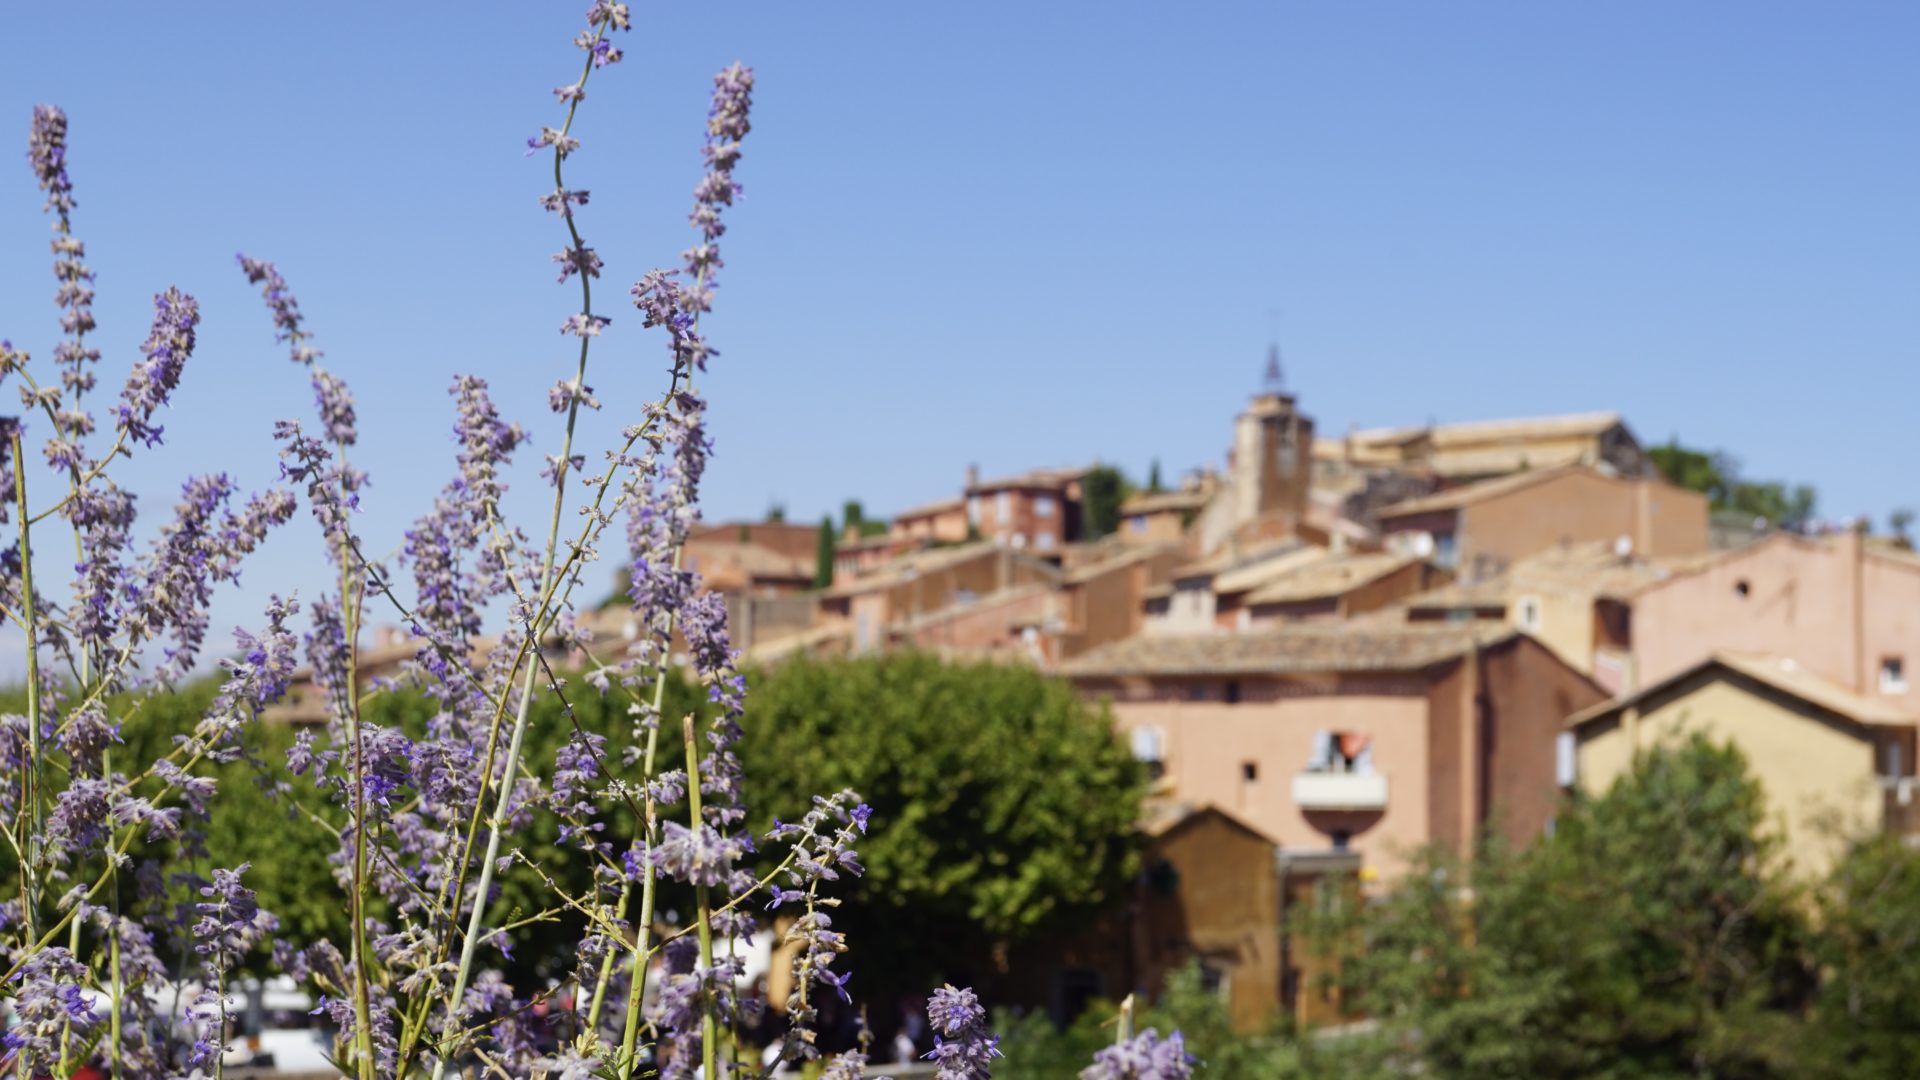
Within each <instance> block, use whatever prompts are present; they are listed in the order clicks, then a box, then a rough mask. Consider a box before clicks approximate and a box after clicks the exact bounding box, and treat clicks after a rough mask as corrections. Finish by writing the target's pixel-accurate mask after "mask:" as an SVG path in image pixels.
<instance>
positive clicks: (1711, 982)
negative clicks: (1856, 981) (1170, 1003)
mask: <svg viewBox="0 0 1920 1080" xmlns="http://www.w3.org/2000/svg"><path fill="white" fill-rule="evenodd" d="M1765 820H1766V818H1765V808H1764V802H1763V800H1762V796H1761V792H1760V789H1759V787H1758V785H1757V784H1756V783H1755V782H1754V781H1753V780H1752V779H1751V778H1750V777H1749V776H1748V775H1747V772H1746V768H1745V763H1744V760H1743V759H1742V758H1741V756H1740V754H1739V752H1738V751H1737V750H1734V749H1732V748H1729V747H1720V746H1714V745H1712V744H1709V743H1707V742H1706V741H1704V740H1702V739H1700V738H1698V737H1696V738H1694V739H1693V740H1691V741H1688V742H1686V743H1684V744H1680V745H1677V746H1673V747H1669V748H1664V749H1661V750H1659V751H1656V752H1654V753H1651V754H1648V755H1645V756H1644V757H1643V758H1642V759H1641V760H1640V761H1639V762H1638V763H1637V767H1636V768H1635V770H1634V771H1632V772H1631V773H1629V774H1627V775H1625V776H1623V777H1622V778H1621V779H1620V780H1619V781H1618V782H1616V783H1615V785H1614V786H1613V787H1612V788H1611V789H1610V790H1609V791H1607V792H1606V793H1605V794H1604V795H1601V796H1599V797H1597V798H1594V799H1592V800H1590V801H1585V802H1577V803H1575V804H1573V805H1572V806H1570V807H1569V808H1568V809H1567V811H1566V813H1565V814H1564V815H1562V817H1561V818H1560V819H1559V822H1558V827H1557V828H1556V830H1555V831H1554V833H1553V835H1552V836H1550V837H1548V838H1545V839H1542V840H1540V841H1539V842H1537V843H1535V844H1534V845H1533V846H1532V847H1530V848H1528V849H1526V850H1524V851H1519V852H1514V851H1510V850H1507V849H1505V848H1503V847H1501V846H1500V845H1499V844H1498V843H1496V842H1492V841H1489V842H1488V843H1486V844H1484V845H1483V846H1482V850H1481V852H1480V853H1479V854H1478V855H1477V856H1476V858H1475V859H1474V860H1473V861H1472V862H1471V863H1470V864H1463V863H1462V862H1460V861H1459V860H1458V859H1456V858H1453V857H1451V856H1449V855H1447V854H1445V853H1443V852H1439V851H1433V852H1429V853H1428V855H1427V856H1426V858H1425V860H1424V861H1423V862H1422V863H1420V864H1419V866H1418V868H1417V869H1416V870H1415V871H1414V872H1412V873H1410V874H1409V876H1408V878H1407V879H1406V881H1405V883H1404V884H1403V885H1402V886H1401V887H1400V888H1399V889H1398V890H1396V891H1395V892H1394V893H1393V894H1391V895H1390V896H1389V897H1388V898H1386V900H1385V901H1383V902H1382V903H1381V904H1379V905H1378V907H1377V908H1375V909H1373V910H1371V911H1367V912H1364V913H1362V914H1359V915H1358V916H1357V918H1354V919H1352V920H1351V921H1348V922H1345V923H1344V924H1343V923H1342V922H1341V920H1340V919H1339V918H1337V917H1335V918H1329V919H1324V920H1323V922H1322V925H1321V926H1320V927H1319V928H1318V937H1319V940H1320V941H1321V942H1322V943H1323V945H1328V946H1332V945H1334V944H1335V943H1338V944H1339V945H1341V946H1344V948H1345V950H1346V951H1347V953H1348V955H1347V956H1346V958H1345V962H1344V965H1343V978H1345V979H1347V980H1348V981H1349V989H1350V991H1351V992H1353V993H1355V994H1357V995H1358V998H1357V999H1358V1000H1359V1001H1360V1002H1362V1003H1363V1004H1364V1006H1365V1007H1366V1009H1367V1011H1368V1012H1369V1013H1370V1014H1371V1015H1373V1016H1376V1017H1379V1018H1381V1019H1382V1020H1383V1021H1384V1037H1383V1038H1382V1039H1381V1040H1380V1041H1379V1042H1378V1043H1377V1044H1376V1045H1375V1046H1374V1048H1373V1049H1374V1051H1375V1053H1376V1055H1377V1057H1378V1061H1377V1062H1376V1064H1379V1065H1380V1066H1381V1067H1383V1068H1384V1069H1385V1071H1386V1072H1388V1073H1391V1072H1392V1069H1393V1067H1395V1066H1394V1064H1393V1063H1394V1062H1395V1061H1396V1060H1397V1062H1398V1067H1409V1066H1410V1065H1411V1063H1412V1062H1413V1061H1414V1060H1416V1059H1417V1061H1418V1063H1419V1067H1420V1069H1421V1070H1422V1071H1423V1072H1424V1073H1425V1075H1429V1076H1433V1077H1439V1078H1448V1077H1460V1078H1463V1080H1464V1078H1467V1077H1474V1078H1480V1077H1541V1076H1617V1077H1682V1076H1714V1077H1775V1076H1790V1075H1801V1073H1800V1072H1798V1070H1799V1069H1800V1068H1802V1067H1803V1066H1804V1057H1803V1047H1802V1045H1801V1041H1802V1038H1803V1036H1804V1031H1803V1029H1802V1026H1801V1016H1802V1015H1803V1013H1804V1010H1805V1008H1806V1006H1807V1003H1808V1001H1809V1000H1810V996H1811V992H1812V989H1813V985H1814V983H1813V978H1814V972H1815V968H1814V966H1813V964H1812V961H1811V953H1810V950H1809V944H1810V933H1811V926H1810V923H1809V920H1808V918H1807V915H1806V912H1807V905H1806V904H1805V903H1804V902H1803V901H1804V897H1802V896H1800V895H1798V894H1797V893H1796V890H1795V888H1794V887H1793V886H1792V885H1790V884H1789V883H1788V882H1787V879H1785V878H1784V877H1782V876H1780V874H1779V873H1778V870H1777V866H1776V864H1777V860H1776V859H1775V855H1776V851H1775V842H1774V841H1773V840H1771V839H1770V838H1769V835H1768V833H1767V832H1766V831H1765V829H1764V826H1765ZM1463 886H1464V887H1463ZM1349 914H1350V915H1351V914H1352V913H1351V912H1349Z"/></svg>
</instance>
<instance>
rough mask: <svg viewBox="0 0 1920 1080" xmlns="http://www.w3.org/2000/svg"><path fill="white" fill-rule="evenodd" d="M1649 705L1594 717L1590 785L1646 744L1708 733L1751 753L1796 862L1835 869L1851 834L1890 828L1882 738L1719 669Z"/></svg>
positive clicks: (1624, 765)
mask: <svg viewBox="0 0 1920 1080" xmlns="http://www.w3.org/2000/svg"><path fill="white" fill-rule="evenodd" d="M1647 704H1648V708H1646V709H1645V710H1644V711H1638V710H1635V709H1634V707H1632V706H1629V707H1628V711H1624V712H1622V713H1621V714H1620V716H1619V719H1618V720H1617V721H1615V722H1612V723H1599V724H1592V725H1589V726H1588V728H1587V729H1586V731H1584V732H1583V733H1582V736H1581V739H1580V743H1579V763H1578V769H1579V782H1580V787H1581V789H1582V790H1584V791H1587V792H1589V793H1593V794H1598V793H1600V792H1604V791H1605V790H1606V789H1607V788H1608V787H1609V786H1611V785H1612V783H1613V781H1614V780H1615V779H1616V778H1618V777H1619V776H1620V775H1621V774H1622V773H1624V772H1626V771H1627V770H1628V769H1629V768H1630V767H1631V765H1632V758H1633V750H1634V748H1635V747H1636V746H1637V747H1639V748H1640V749H1643V750H1645V749H1652V748H1653V747H1655V746H1656V745H1659V744H1660V743H1661V742H1662V741H1663V740H1679V739H1684V738H1686V737H1688V736H1689V735H1691V734H1693V733H1696V732H1698V733H1700V734H1703V735H1705V736H1707V737H1708V738H1709V739H1712V740H1713V741H1715V742H1719V743H1727V742H1731V743H1732V744H1733V745H1735V746H1737V747H1739V749H1740V752H1741V753H1743V754H1745V755H1746V758H1747V767H1748V770H1749V771H1750V772H1751V774H1752V775H1753V776H1754V777H1756V778H1757V779H1758V780H1759V781H1760V786H1761V790H1762V791H1763V792H1764V793H1765V796H1766V800H1767V808H1768V818H1769V819H1770V821H1772V822H1773V823H1774V825H1775V827H1776V828H1777V829H1778V830H1779V835H1781V836H1782V837H1784V838H1785V841H1786V850H1785V854H1786V857H1787V859H1788V860H1789V861H1790V862H1791V863H1792V865H1793V867H1794V869H1795V870H1797V871H1800V872H1804V873H1807V874H1812V875H1820V874H1825V873H1826V872H1827V871H1828V869H1830V868H1831V867H1832V865H1833V863H1834V861H1835V859H1836V858H1837V857H1838V856H1839V855H1840V854H1841V852H1842V851H1843V850H1844V848H1845V843H1846V841H1847V839H1848V838H1850V837H1853V836H1858V835H1860V834H1861V833H1863V832H1867V831H1877V830H1878V829H1879V828H1880V824H1881V817H1882V815H1883V813H1884V801H1883V796H1882V794H1881V792H1880V788H1879V784H1878V782H1877V780H1876V779H1875V775H1874V749H1873V743H1872V742H1871V740H1869V739H1867V738H1865V737H1863V736H1862V735H1861V734H1860V733H1858V732H1855V731H1851V730H1848V729H1847V728H1846V727H1845V726H1843V725H1842V724H1840V723H1839V722H1836V721H1831V720H1829V719H1826V718H1825V716H1824V714H1821V713H1818V712H1817V711H1815V710H1813V709H1811V708H1810V707H1808V706H1805V705H1803V704H1801V703H1799V702H1797V701H1795V700H1793V699H1791V698H1787V697H1784V696H1780V695H1775V694H1771V693H1764V692H1758V691H1757V690H1756V689H1754V688H1750V687H1749V686H1748V685H1746V684H1744V683H1743V682H1739V681H1735V680H1734V679H1733V678H1732V677H1729V676H1727V675H1726V674H1725V673H1724V672H1718V671H1713V672H1708V673H1707V674H1705V675H1703V676H1700V677H1697V678H1695V679H1693V680H1689V682H1687V683H1683V684H1681V685H1680V686H1679V687H1676V688H1675V691H1673V692H1668V693H1663V694H1659V695H1656V696H1655V697H1654V699H1653V700H1652V701H1650V702H1648V703H1647ZM1634 711H1638V718H1637V722H1636V721H1635V718H1634V716H1633V715H1632V713H1633V712H1634ZM1629 731H1632V732H1633V733H1634V734H1633V741H1632V742H1631V743H1630V742H1629V741H1628V732H1629Z"/></svg>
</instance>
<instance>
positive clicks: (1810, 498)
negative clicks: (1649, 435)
mask: <svg viewBox="0 0 1920 1080" xmlns="http://www.w3.org/2000/svg"><path fill="white" fill-rule="evenodd" d="M1647 456H1648V457H1650V458H1652V459H1653V463H1654V465H1656V466H1658V467H1659V469H1660V472H1661V473H1662V474H1663V475H1665V476H1666V478H1667V479H1668V480H1669V481H1671V482H1672V483H1674V484H1676V485H1678V486H1680V487H1683V488H1686V489H1688V490H1690V491H1698V492H1700V493H1701V494H1703V495H1705V496H1706V497H1707V500H1708V504H1709V505H1710V506H1712V507H1713V509H1715V510H1725V511H1730V512H1734V513H1739V514H1743V515H1745V516H1748V517H1756V518H1761V519H1764V520H1765V521H1766V522H1767V523H1768V524H1771V525H1785V526H1792V525H1799V524H1802V523H1804V522H1806V521H1809V520H1811V519H1812V517H1813V511H1814V505H1815V503H1816V501H1817V493H1816V492H1815V491H1814V489H1813V488H1811V487H1809V486H1807V485H1805V484H1799V485H1794V486H1791V487H1789V486H1788V485H1787V484H1785V483H1782V482H1780V481H1777V480H1743V479H1741V477H1740V465H1739V462H1737V461H1735V460H1734V459H1733V457H1731V456H1730V455H1728V454H1726V453H1725V452H1723V451H1719V450H1712V451H1709V450H1697V449H1692V448H1689V447H1685V446H1682V445H1680V441H1679V440H1678V439H1677V438H1676V439H1673V440H1670V441H1669V442H1668V443H1667V445H1665V446H1656V447H1653V448H1652V449H1651V450H1648V451H1647Z"/></svg>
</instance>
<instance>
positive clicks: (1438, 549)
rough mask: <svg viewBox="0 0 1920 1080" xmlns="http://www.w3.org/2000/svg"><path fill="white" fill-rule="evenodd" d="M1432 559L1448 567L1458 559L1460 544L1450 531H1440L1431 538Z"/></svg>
mask: <svg viewBox="0 0 1920 1080" xmlns="http://www.w3.org/2000/svg"><path fill="white" fill-rule="evenodd" d="M1433 561H1434V562H1435V563H1436V564H1437V565H1440V566H1448V567H1450V566H1452V565H1454V564H1455V563H1457V562H1459V561H1460V545H1459V543H1458V542H1457V541H1456V540H1454V538H1453V534H1452V533H1440V534H1439V535H1437V536H1435V537H1434V538H1433Z"/></svg>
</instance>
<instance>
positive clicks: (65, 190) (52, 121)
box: [27, 105, 73, 216]
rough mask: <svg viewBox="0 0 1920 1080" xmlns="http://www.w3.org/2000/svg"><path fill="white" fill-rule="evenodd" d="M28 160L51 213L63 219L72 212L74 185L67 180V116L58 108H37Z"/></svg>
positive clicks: (35, 109) (55, 106)
mask: <svg viewBox="0 0 1920 1080" xmlns="http://www.w3.org/2000/svg"><path fill="white" fill-rule="evenodd" d="M27 160H28V161H29V162H31V163H32V164H33V175H34V179H35V180H37V181H39V184H40V190H41V191H44V192H46V193H47V206H46V208H47V209H48V210H54V211H57V212H58V213H60V214H61V215H62V216H65V215H66V214H68V213H70V212H71V211H72V210H73V182H72V181H71V180H69V179H68V178H67V114H66V111H65V110H63V109H62V108H60V106H58V105H35V106H34V107H33V128H32V130H31V132H30V133H29V134H28V136H27Z"/></svg>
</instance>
